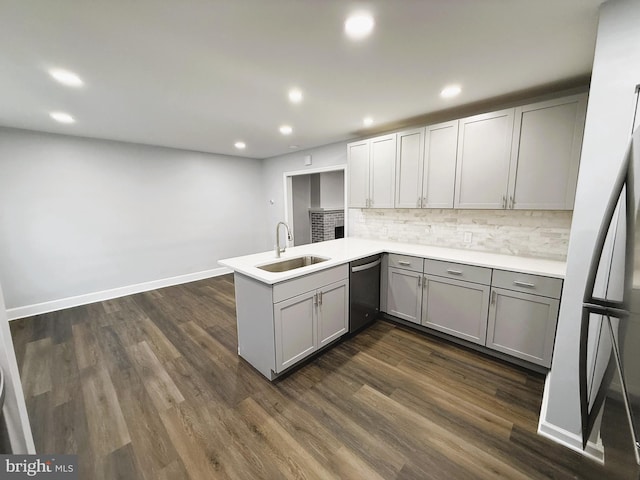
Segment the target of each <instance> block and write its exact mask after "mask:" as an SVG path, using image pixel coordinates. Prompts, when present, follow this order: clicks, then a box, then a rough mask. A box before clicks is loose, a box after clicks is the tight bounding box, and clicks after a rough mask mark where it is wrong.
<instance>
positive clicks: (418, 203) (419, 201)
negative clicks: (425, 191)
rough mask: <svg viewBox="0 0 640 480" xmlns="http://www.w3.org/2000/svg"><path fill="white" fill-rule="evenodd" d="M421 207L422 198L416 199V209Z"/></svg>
mask: <svg viewBox="0 0 640 480" xmlns="http://www.w3.org/2000/svg"><path fill="white" fill-rule="evenodd" d="M421 206H422V197H418V202H417V203H416V207H418V208H420V207H421Z"/></svg>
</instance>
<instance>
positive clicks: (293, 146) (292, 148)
mask: <svg viewBox="0 0 640 480" xmlns="http://www.w3.org/2000/svg"><path fill="white" fill-rule="evenodd" d="M289 148H290V149H291V150H295V149H296V148H300V145H289Z"/></svg>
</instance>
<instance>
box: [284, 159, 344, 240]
mask: <svg viewBox="0 0 640 480" xmlns="http://www.w3.org/2000/svg"><path fill="white" fill-rule="evenodd" d="M346 169H347V167H346V165H334V166H330V167H321V168H315V169H308V170H300V171H296V172H285V173H284V214H285V221H286V222H287V224H288V225H289V227H290V228H291V232H292V234H293V245H305V244H308V243H313V242H319V241H324V240H332V239H334V238H341V237H344V236H346V234H347V215H348V210H347V187H346V185H347V184H346Z"/></svg>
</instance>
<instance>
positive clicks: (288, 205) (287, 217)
mask: <svg viewBox="0 0 640 480" xmlns="http://www.w3.org/2000/svg"><path fill="white" fill-rule="evenodd" d="M339 171H342V172H344V177H343V178H344V180H343V181H344V236H345V238H346V237H347V236H348V234H349V227H348V225H349V221H348V220H349V218H348V216H349V213H348V212H349V210H348V208H347V205H348V198H347V194H348V192H347V165H346V164H341V165H331V166H328V167H317V168H309V169H306V170H295V171H293V172H284V173H283V174H282V180H283V187H284V188H283V191H284V221H285V222H286V224H287V225H289V228H291V229H293V225H292V224H291V223H290V221H293V186H292V185H293V182H292V177H297V176H299V175H313V174H314V173H324V172H339ZM292 231H293V230H292ZM287 245H288V246H291V245H289V241H287Z"/></svg>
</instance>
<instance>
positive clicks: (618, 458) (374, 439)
mask: <svg viewBox="0 0 640 480" xmlns="http://www.w3.org/2000/svg"><path fill="white" fill-rule="evenodd" d="M11 330H12V333H13V336H14V344H15V348H16V354H17V357H18V363H19V365H20V369H21V373H22V382H23V386H24V391H25V395H26V399H27V405H28V409H29V414H30V418H31V425H32V428H33V433H34V437H35V442H36V447H37V449H38V451H39V452H41V453H58V454H62V453H76V454H78V455H79V464H80V478H81V479H96V480H99V479H127V480H135V479H147V480H151V479H153V480H157V479H160V480H162V479H165V480H169V479H171V480H179V479H191V480H202V479H213V478H216V479H217V478H233V479H254V478H265V479H280V478H309V479H312V478H322V479H332V478H342V479H349V478H353V479H378V478H386V479H391V478H406V479H409V478H415V479H447V480H458V479H471V478H487V479H495V478H509V479H529V478H586V479H605V478H606V479H615V478H625V479H627V478H638V472H637V470H636V469H635V467H634V466H633V465H632V464H631V463H627V465H628V467H627V469H626V470H625V468H624V467H622V465H623V461H624V460H627V461H628V460H629V457H628V455H629V449H628V445H626V444H623V443H622V442H621V440H620V438H619V436H618V435H617V433H616V432H617V431H618V430H619V428H623V424H620V425H619V428H618V427H616V426H615V425H616V424H615V422H609V424H613V425H614V427H613V428H612V430H613V432H612V434H610V435H609V437H611V438H610V439H609V438H607V437H606V436H605V442H607V449H608V450H607V451H608V452H613V453H612V454H611V455H609V457H610V461H608V462H607V467H606V469H605V468H603V467H601V466H599V465H597V464H595V463H593V462H591V461H589V460H587V459H585V458H583V457H582V456H580V455H578V454H576V453H574V452H572V451H570V450H567V449H565V448H563V447H560V446H558V445H555V444H554V443H552V442H550V441H548V440H546V439H544V438H542V437H540V436H538V435H537V434H536V427H537V419H538V412H539V409H540V402H541V397H542V389H543V377H542V376H540V375H538V374H535V373H529V372H527V371H525V370H522V369H520V368H517V367H514V366H510V365H507V364H505V363H502V362H500V361H497V360H494V359H491V358H488V357H486V356H483V355H481V354H478V353H475V352H472V351H468V350H466V349H463V348H460V347H457V346H455V345H452V344H449V343H447V342H446V341H443V340H439V339H435V338H430V337H428V336H424V335H421V334H417V333H414V332H411V331H408V330H405V329H404V328H401V327H398V326H395V325H393V324H391V323H387V322H384V321H378V322H377V323H376V324H375V325H373V326H372V327H370V328H369V329H367V330H365V331H364V332H362V333H360V334H359V335H357V336H356V337H354V338H351V339H348V340H346V341H344V342H342V343H340V344H339V345H337V346H336V347H335V348H333V349H331V350H330V351H328V352H326V353H325V354H324V355H322V356H320V357H318V358H316V359H314V360H313V361H311V362H309V363H308V364H306V365H305V366H303V367H302V368H300V369H298V370H297V371H295V372H293V373H292V374H291V375H289V376H287V377H285V378H283V379H281V380H279V381H277V382H275V383H273V384H271V383H269V382H268V381H266V380H265V379H264V378H263V377H262V376H261V375H259V374H258V373H257V372H256V371H254V370H253V369H252V368H251V367H250V366H249V365H248V364H247V363H246V362H244V361H243V360H241V359H240V358H239V357H238V355H237V353H236V352H237V342H236V325H235V305H234V294H233V278H232V277H231V276H225V277H218V278H214V279H210V280H204V281H200V282H194V283H191V284H186V285H181V286H176V287H170V288H165V289H161V290H156V291H152V292H147V293H142V294H138V295H133V296H129V297H124V298H120V299H116V300H110V301H106V302H101V303H96V304H93V305H87V306H83V307H78V308H73V309H69V310H65V311H61V312H55V313H51V314H47V315H40V316H37V317H32V318H27V319H23V320H18V321H15V322H12V323H11ZM610 429H611V428H610ZM605 433H607V432H605ZM610 433H611V432H610ZM625 456H626V458H624V457H625Z"/></svg>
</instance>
